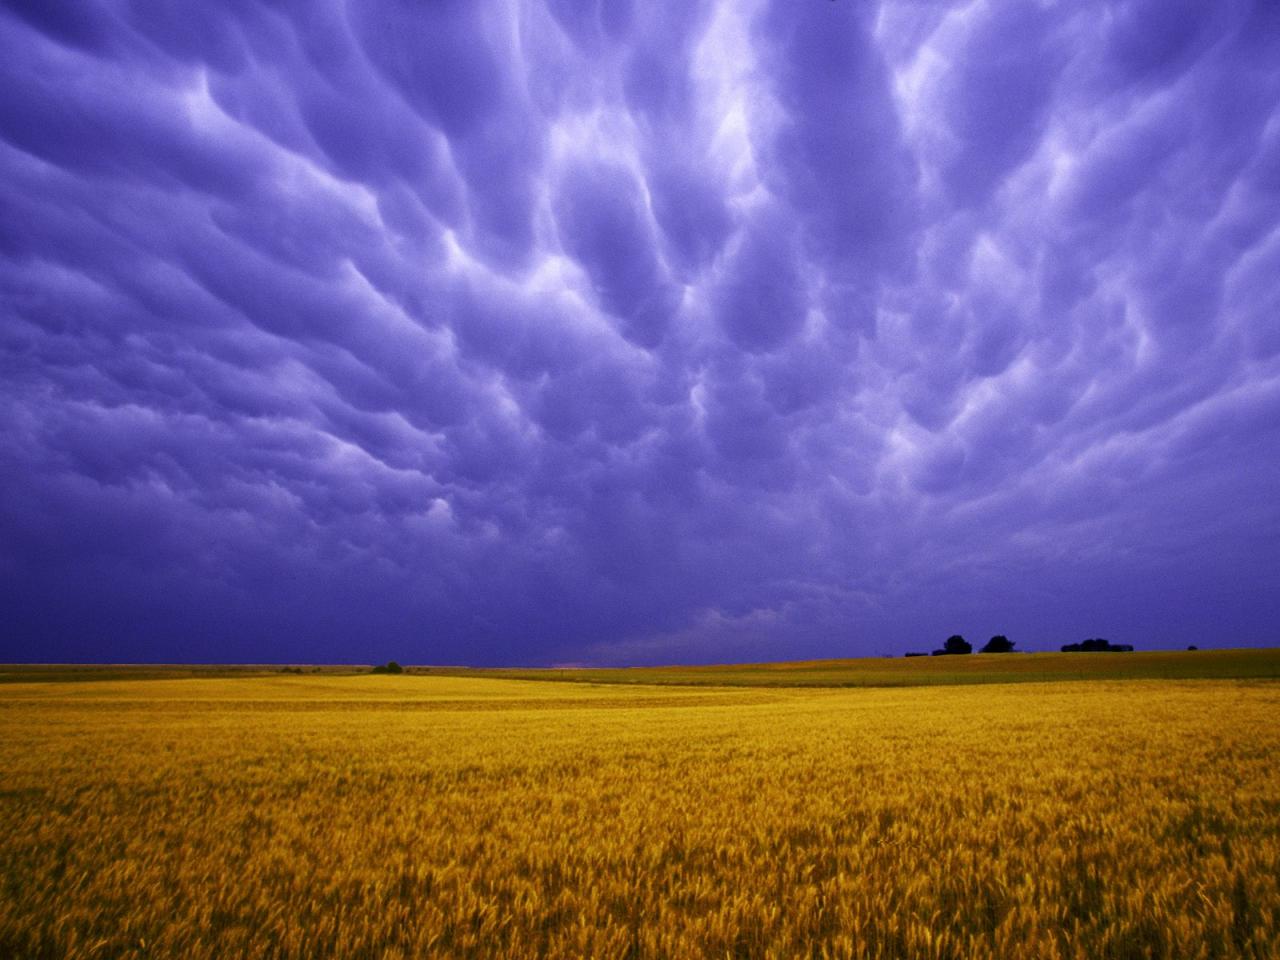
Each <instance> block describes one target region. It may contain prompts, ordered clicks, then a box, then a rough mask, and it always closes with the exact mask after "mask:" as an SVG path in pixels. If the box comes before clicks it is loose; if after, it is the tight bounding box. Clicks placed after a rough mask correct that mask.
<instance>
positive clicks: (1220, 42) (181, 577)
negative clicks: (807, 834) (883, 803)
mask: <svg viewBox="0 0 1280 960" xmlns="http://www.w3.org/2000/svg"><path fill="white" fill-rule="evenodd" d="M3 7H4V9H3V11H0V617H3V620H4V623H3V627H0V630H2V632H3V636H2V637H0V660H65V659H71V660H95V661H101V660H164V661H169V660H197V661H208V660H215V661H227V660H230V661H373V660H381V659H386V658H388V657H395V658H397V659H399V660H401V661H405V662H413V663H425V662H436V663H476V664H497V663H517V664H526V663H527V664H549V663H557V662H587V663H600V664H606V663H645V662H672V661H713V660H726V659H734V660H741V659H791V658H801V657H817V656H855V655H864V654H879V653H901V652H903V651H905V650H907V649H930V648H932V647H935V646H938V645H940V643H941V641H942V640H943V639H944V638H945V637H946V636H947V635H948V634H950V633H952V632H956V631H959V632H962V633H964V634H966V635H968V636H969V638H970V639H971V640H977V641H979V642H981V641H982V640H985V638H986V637H988V636H990V635H991V634H993V633H997V632H1003V633H1007V634H1008V635H1009V636H1010V637H1011V638H1012V639H1014V640H1015V641H1016V642H1017V643H1018V645H1019V646H1020V647H1022V648H1029V649H1048V648H1051V647H1052V648H1056V647H1057V645H1059V644H1061V643H1063V642H1066V641H1072V640H1080V639H1083V638H1085V637H1088V636H1095V635H1101V636H1106V637H1110V638H1112V639H1114V640H1116V641H1118V642H1129V643H1133V644H1135V645H1137V646H1138V647H1140V648H1142V647H1147V648H1150V647H1172V646H1185V645H1186V644H1188V643H1193V642H1194V643H1198V644H1200V645H1202V646H1228V645H1234V646H1240V645H1261V644H1271V643H1275V642H1276V631H1275V627H1276V624H1277V623H1278V622H1280V601H1278V600H1277V595H1278V594H1280V591H1277V589H1276V583H1277V581H1280V108H1278V107H1277V104H1280V4H1277V3H1275V2H1273V0H1258V2H1255V3H1248V2H1236V0H1213V2H1205V0H1143V2H1132V3H1123V2H1093V0H1061V2H1054V0H1038V2H1037V0H1026V2H1021V0H1016V2H1015V0H1007V2H1006V0H990V2H982V0H975V2H972V3H967V4H963V3H961V4H950V5H948V4H946V3H942V2H938V3H934V2H927V3H926V2H909V0H908V2H885V3H881V4H876V3H875V2H861V0H836V2H828V0H771V2H770V0H713V2H701V0H672V2H649V3H640V2H630V0H432V2H413V3H411V2H407V0H399V2H396V0H389V2H381V3H375V2H358V3H354V2H353V3H348V4H342V3H338V2H330V0H298V2H288V0H276V2H256V0H226V2H223V3H216V2H209V3H188V2H186V0H116V2H106V0H76V2H74V3H54V2H49V0H6V2H5V3H4V4H3Z"/></svg>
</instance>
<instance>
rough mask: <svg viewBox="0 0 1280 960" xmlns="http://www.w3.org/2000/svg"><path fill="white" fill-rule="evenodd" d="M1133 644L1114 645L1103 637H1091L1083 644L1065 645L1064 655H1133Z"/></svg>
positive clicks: (1063, 648)
mask: <svg viewBox="0 0 1280 960" xmlns="http://www.w3.org/2000/svg"><path fill="white" fill-rule="evenodd" d="M1132 651H1133V644H1130V643H1112V642H1111V641H1110V640H1106V639H1104V638H1103V637H1090V638H1089V639H1088V640H1085V641H1082V642H1081V643H1064V644H1063V645H1062V652H1063V653H1131V652H1132Z"/></svg>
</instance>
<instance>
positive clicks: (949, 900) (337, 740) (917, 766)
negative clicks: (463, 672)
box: [0, 676, 1280, 958]
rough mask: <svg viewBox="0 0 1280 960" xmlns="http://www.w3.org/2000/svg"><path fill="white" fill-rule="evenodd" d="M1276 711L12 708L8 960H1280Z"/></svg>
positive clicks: (161, 696)
mask: <svg viewBox="0 0 1280 960" xmlns="http://www.w3.org/2000/svg"><path fill="white" fill-rule="evenodd" d="M1277 757H1280V686H1277V684H1276V683H1274V682H1271V681H1220V680H1207V681H1126V682H1114V681H1113V682H1091V681H1084V682H1076V683H1070V684H1065V683H1058V684H1053V683H1026V684H1018V685H994V686H977V687H975V686H956V687H921V688H914V689H863V690H823V689H804V690H791V689H743V688H738V689H728V688H725V689H718V688H714V687H708V688H696V689H690V688H686V689H683V690H681V689H676V688H672V687H665V688H664V687H646V686H628V687H617V686H606V685H594V684H585V683H574V684H560V683H554V682H529V681H518V680H495V679H477V678H461V677H435V676H430V677H425V676H401V677H390V676H377V677H372V676H302V677H296V676H288V677H246V678H217V679H199V678H197V679H172V680H163V679H159V680H145V681H107V680H104V681H97V682H84V683H80V682H70V683H57V684H52V683H11V684H6V685H5V686H4V687H3V688H0V883H2V884H3V887H2V891H3V892H2V893H0V956H3V957H13V958H26V957H32V958H35V957H51V958H54V957H56V958H82V957H84V958H87V957H139V958H140V957H184V958H185V957H192V958H215V957H218V958H222V957H246V958H260V957H261V958H265V957H298V958H302V957H344V958H362V957H370V958H374V957H388V958H390V957H516V958H519V957H778V958H783V957H786V958H791V957H885V958H916V957H919V958H925V957H929V958H943V957H965V958H968V957H975V958H981V957H1011V958H1017V957H1025V958H1054V957H1063V958H1067V957H1071V958H1076V957H1078V958H1095V957H1118V958H1119V957H1124V958H1128V957H1169V958H1196V957H1258V958H1261V957H1276V956H1280V888H1278V878H1280V770H1278V768H1277V763H1276V759H1277Z"/></svg>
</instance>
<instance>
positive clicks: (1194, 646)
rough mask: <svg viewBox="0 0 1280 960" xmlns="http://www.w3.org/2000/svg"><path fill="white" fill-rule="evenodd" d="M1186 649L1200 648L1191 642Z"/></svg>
mask: <svg viewBox="0 0 1280 960" xmlns="http://www.w3.org/2000/svg"><path fill="white" fill-rule="evenodd" d="M1187 649H1188V650H1199V649H1200V648H1199V647H1197V646H1196V645H1195V644H1194V643H1193V644H1191V646H1189V647H1187Z"/></svg>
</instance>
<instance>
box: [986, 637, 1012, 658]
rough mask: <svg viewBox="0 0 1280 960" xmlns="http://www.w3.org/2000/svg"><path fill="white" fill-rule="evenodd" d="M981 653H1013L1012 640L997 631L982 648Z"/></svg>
mask: <svg viewBox="0 0 1280 960" xmlns="http://www.w3.org/2000/svg"><path fill="white" fill-rule="evenodd" d="M982 652H983V653H1013V641H1012V640H1010V639H1009V638H1008V637H1006V636H1005V635H1004V634H1003V633H997V634H996V635H995V636H994V637H992V638H991V639H990V640H988V641H987V644H986V646H984V647H983V648H982Z"/></svg>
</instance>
